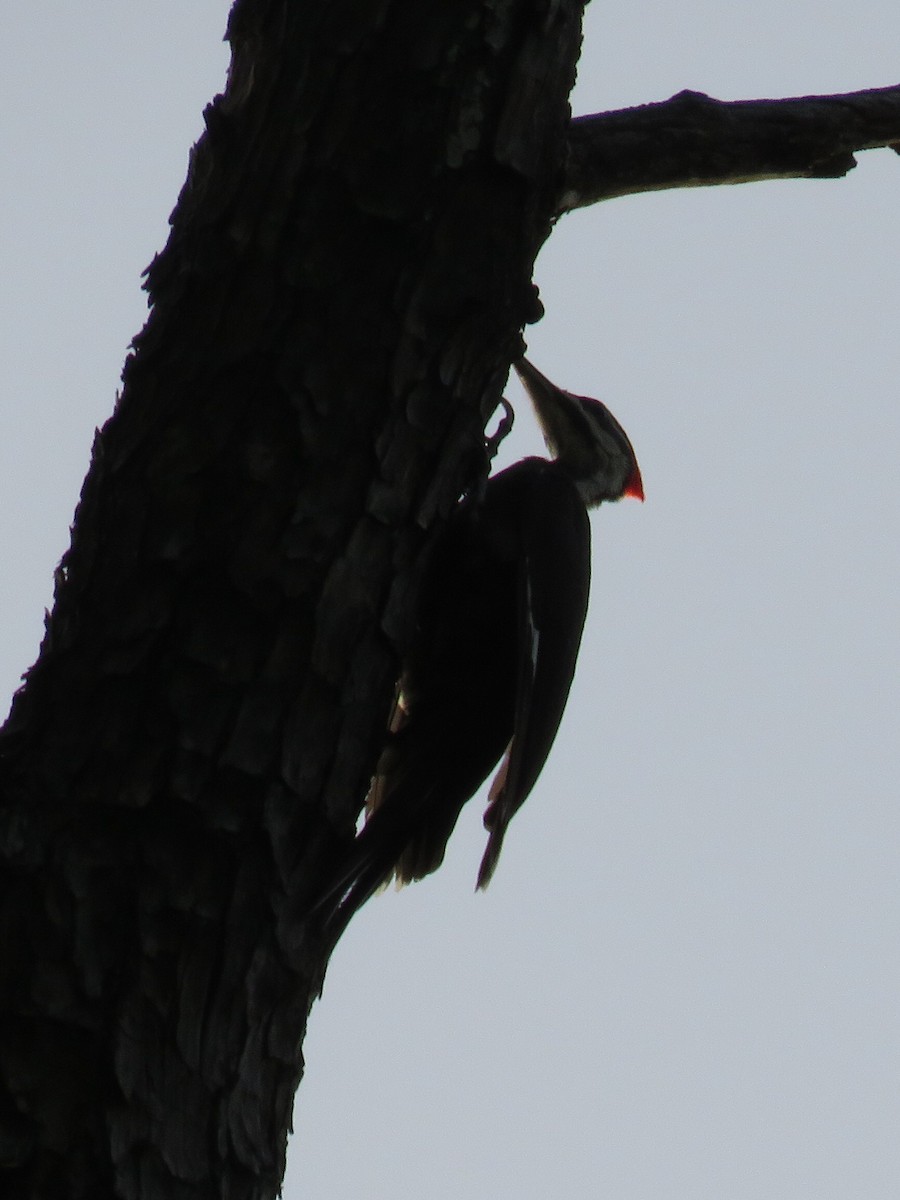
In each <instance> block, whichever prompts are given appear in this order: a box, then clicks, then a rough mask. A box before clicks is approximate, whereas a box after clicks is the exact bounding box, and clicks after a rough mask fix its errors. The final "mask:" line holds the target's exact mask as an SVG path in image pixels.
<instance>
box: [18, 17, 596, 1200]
mask: <svg viewBox="0 0 900 1200" xmlns="http://www.w3.org/2000/svg"><path fill="white" fill-rule="evenodd" d="M580 18H581V5H580V4H578V3H574V2H572V0H569V2H567V3H561V4H556V3H553V4H550V3H548V4H538V5H534V4H530V3H525V2H524V0H516V2H515V3H492V4H491V3H489V4H484V3H472V2H470V0H464V2H463V3H458V4H452V5H442V6H439V7H438V9H433V8H432V7H430V6H425V7H423V6H422V5H421V4H418V3H409V2H405V0H404V2H397V3H392V4H388V3H371V4H363V5H361V6H348V5H335V4H334V2H333V0H307V3H305V4H302V5H301V4H291V3H287V2H286V0H281V2H275V3H272V2H267V0H240V2H239V3H238V4H237V5H236V7H235V9H234V11H233V13H232V16H231V21H230V28H229V37H230V41H231V45H232V54H233V59H232V68H231V73H230V78H229V83H228V87H227V89H226V92H225V94H224V95H223V96H221V97H219V98H217V100H216V101H215V103H214V104H213V105H212V106H210V108H209V109H208V110H207V113H206V125H207V132H206V134H205V135H204V137H203V139H202V140H201V142H200V143H199V144H198V146H197V147H196V149H195V151H194V154H193V158H192V162H191V167H190V172H189V176H188V180H187V183H186V185H185V188H184V190H183V192H182V195H181V198H180V200H179V203H178V207H177V209H176V211H175V213H174V215H173V218H172V233H171V236H170V239H169V242H168V245H167V246H166V249H165V250H164V252H163V253H162V254H161V255H160V256H159V257H158V258H157V259H156V260H155V262H154V263H153V264H152V266H151V268H150V270H149V274H148V283H147V286H148V290H149V292H150V296H151V300H152V311H151V315H150V318H149V320H148V323H147V325H146V327H145V329H144V330H143V332H142V333H141V335H140V336H139V337H138V339H137V340H136V342H135V349H134V354H133V355H132V356H131V357H130V358H129V360H128V363H127V364H126V368H125V373H124V382H125V386H124V390H123V393H122V396H121V399H120V401H119V404H118V406H117V409H116V412H115V414H114V415H113V417H112V418H111V419H110V421H109V422H108V423H107V424H106V425H105V426H104V428H103V430H102V431H100V433H98V435H97V439H96V442H95V446H94V453H93V459H92V464H91V469H90V473H89V475H88V478H87V480H86V482H85V486H84V490H83V493H82V497H81V503H80V505H79V509H78V512H77V516H76V522H75V526H74V528H73V535H72V545H71V549H70V550H69V552H68V553H67V555H66V557H65V559H64V560H63V563H62V565H61V566H60V569H59V572H58V578H57V588H56V600H55V605H54V609H53V613H52V615H51V616H50V617H49V618H48V623H47V632H46V636H45V639H44V643H43V646H42V649H41V654H40V658H39V660H38V662H37V663H36V664H35V666H34V667H33V668H32V670H31V672H30V673H29V675H28V678H27V681H26V683H25V686H24V687H23V689H22V690H21V691H20V693H19V694H18V695H17V697H16V700H15V703H14V706H13V711H12V714H11V716H10V720H9V722H8V724H7V727H6V729H5V731H4V733H3V737H2V743H0V745H2V759H0V764H2V797H3V808H2V825H0V829H2V835H0V854H2V862H3V875H2V880H3V884H2V896H0V914H2V917H0V919H2V943H0V944H2V957H3V962H2V968H0V969H2V975H0V979H2V983H0V989H2V990H0V1006H2V1013H3V1016H2V1025H0V1129H2V1135H0V1137H2V1140H0V1146H2V1150H0V1155H2V1158H0V1161H2V1164H3V1168H4V1170H5V1176H4V1182H5V1183H6V1184H7V1192H8V1194H9V1195H15V1196H17V1197H20V1198H22V1200H26V1198H28V1197H34V1196H41V1197H45V1196H46V1197H52V1196H60V1197H62V1196H65V1197H81V1196H85V1197H87V1196H90V1197H91V1198H92V1200H95V1198H97V1197H103V1196H110V1197H111V1196H123V1197H124V1196H127V1197H136V1196H147V1197H149V1196H166V1197H172V1196H177V1197H182V1196H184V1197H188V1196H190V1197H199V1196H210V1197H212V1196H227V1197H267V1196H272V1195H274V1194H275V1193H276V1192H277V1189H278V1185H279V1182H280V1180H281V1177H282V1173H283V1168H284V1153H285V1143H286V1137H287V1130H288V1126H289V1121H290V1113H291V1104H292V1100H293V1095H294V1090H295V1088H296V1085H297V1082H298V1080H299V1078H300V1074H301V1068H302V1058H301V1052H300V1046H301V1043H302V1039H303V1032H304V1027H305V1022H306V1017H307V1014H308V1011H309V1008H310V1005H311V1003H312V1000H313V999H314V998H315V996H316V995H317V993H318V989H319V987H320V986H321V981H322V977H323V973H324V970H325V961H326V957H327V951H328V947H327V946H325V945H323V944H322V943H321V941H320V940H319V939H318V938H317V937H316V932H315V923H314V922H310V921H308V920H307V919H306V914H307V909H308V904H309V898H310V897H311V895H313V894H314V891H315V888H316V885H317V882H318V881H319V880H320V879H321V878H322V876H323V874H324V873H325V872H327V870H328V867H329V865H330V864H331V863H332V862H333V861H334V858H335V855H336V853H337V851H338V849H339V847H340V845H341V844H342V839H344V838H346V837H348V836H350V835H351V833H352V830H353V828H354V822H355V818H356V814H357V812H358V810H359V808H360V805H361V802H362V799H363V797H364V794H365V791H366V787H367V783H368V779H369V777H370V774H371V771H372V767H373V763H374V761H375V759H376V758H377V755H378V751H379V746H380V741H381V737H382V734H383V729H384V725H385V720H386V714H387V711H388V707H389V703H390V699H391V692H392V686H393V682H394V679H395V676H396V673H397V656H398V651H399V649H400V648H401V647H402V641H403V637H404V631H405V630H407V629H408V628H409V627H410V621H411V613H412V604H413V602H414V596H415V585H416V575H417V565H418V562H419V559H420V551H421V549H422V546H423V542H424V539H425V538H426V537H427V536H428V531H429V530H430V529H431V528H432V527H433V526H434V524H435V522H437V521H439V520H440V518H441V517H442V516H443V515H445V514H446V513H447V512H448V511H449V509H450V508H451V507H452V505H453V504H454V503H455V501H456V499H457V497H458V496H459V494H460V492H461V491H462V490H463V489H464V488H465V487H466V486H467V485H468V484H470V483H471V482H472V481H473V479H475V478H476V477H477V475H478V473H479V472H481V471H483V470H485V469H486V464H485V461H484V454H483V450H482V440H481V439H482V429H483V426H484V422H485V419H486V418H487V416H489V414H490V412H491V411H492V410H493V408H494V407H495V405H496V403H497V400H498V398H499V394H500V389H501V387H502V384H503V381H504V379H505V376H506V369H507V366H508V363H509V361H510V359H511V358H513V357H515V355H516V354H517V352H518V349H519V347H520V330H521V327H522V325H523V323H524V322H526V321H527V320H529V319H534V318H535V317H536V316H537V313H538V306H537V303H536V300H535V297H534V293H533V291H532V287H531V283H530V280H531V267H532V264H533V261H534V258H535V255H536V253H537V250H538V248H539V246H540V244H541V242H542V240H543V239H544V238H545V237H546V235H547V233H548V231H549V228H550V220H551V214H552V209H553V201H554V196H555V183H556V181H557V179H558V178H559V176H560V173H561V170H562V159H563V154H564V150H565V140H564V139H565V132H566V127H567V121H568V115H569V114H568V108H567V96H568V92H569V89H570V87H571V84H572V81H573V76H574V64H575V59H576V56H577V51H578V47H579V40H580ZM7 1192H4V1194H7Z"/></svg>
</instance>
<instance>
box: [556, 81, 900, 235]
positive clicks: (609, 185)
mask: <svg viewBox="0 0 900 1200" xmlns="http://www.w3.org/2000/svg"><path fill="white" fill-rule="evenodd" d="M881 146H888V147H890V148H891V149H893V150H894V151H897V152H900V86H896V87H889V88H871V89H868V90H866V91H864V92H849V93H847V94H846V95H840V96H801V97H798V98H795V99H788V100H736V101H722V100H715V99H713V98H712V97H711V96H706V95H704V94H703V93H702V92H690V91H684V92H679V93H678V95H677V96H673V97H672V98H671V99H670V100H664V101H663V102H662V103H660V104H644V105H640V106H639V107H637V108H624V109H619V110H618V111H616V112H609V113H597V114H595V115H593V116H587V117H578V118H577V119H576V120H574V121H573V122H572V125H571V127H570V130H569V139H568V158H567V164H566V170H565V173H564V176H563V181H562V187H561V188H560V194H559V201H558V204H557V211H558V212H559V213H560V214H562V213H564V212H569V211H571V210H572V209H574V208H583V207H585V206H586V205H588V204H596V203H597V201H599V200H611V199H613V198H614V197H616V196H628V195H632V194H634V193H636V192H652V191H660V190H662V189H664V188H677V187H706V186H710V185H712V184H720V183H749V182H751V181H754V180H759V179H837V178H839V177H840V176H842V175H846V174H847V172H848V171H850V170H852V169H853V167H855V166H856V159H855V157H854V155H855V154H856V152H857V151H859V150H874V149H876V148H878V147H881Z"/></svg>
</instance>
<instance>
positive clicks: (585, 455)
mask: <svg viewBox="0 0 900 1200" xmlns="http://www.w3.org/2000/svg"><path fill="white" fill-rule="evenodd" d="M514 365H515V368H516V372H517V374H518V376H519V378H520V379H521V381H522V384H523V386H524V388H525V391H526V392H527V393H528V395H529V397H530V398H531V402H532V404H533V405H534V411H535V413H536V414H537V419H538V422H539V424H540V426H541V432H542V433H543V435H544V441H545V442H546V443H547V449H548V450H549V451H550V453H551V454H552V455H553V457H554V458H555V459H556V461H557V462H558V463H559V465H560V466H561V467H562V468H563V469H564V470H565V471H566V472H567V473H568V474H569V475H570V476H571V477H572V479H573V481H574V482H575V486H576V487H577V488H578V491H579V492H580V494H581V498H582V500H583V501H584V503H585V504H586V505H587V507H588V508H593V507H594V506H595V505H597V504H600V503H601V502H602V501H603V500H620V499H621V498H622V497H623V496H635V497H636V498H637V499H638V500H643V498H644V485H643V483H642V481H641V472H640V468H639V467H638V464H637V459H636V458H635V455H634V450H633V449H632V448H631V442H629V440H628V435H627V434H626V433H625V430H624V429H623V428H622V426H621V425H620V424H619V422H618V421H617V420H616V418H615V417H614V416H613V415H612V413H611V412H610V411H609V409H608V408H607V407H606V405H605V404H601V403H600V401H599V400H591V399H589V397H587V396H574V395H573V394H572V393H571V392H565V391H563V389H562V388H558V387H557V386H556V384H555V383H551V382H550V380H549V379H547V378H546V376H544V375H542V374H541V373H540V371H538V370H537V369H536V368H535V367H533V366H532V365H531V363H530V362H529V361H528V359H527V358H520V359H519V361H518V362H517V363H515V364H514Z"/></svg>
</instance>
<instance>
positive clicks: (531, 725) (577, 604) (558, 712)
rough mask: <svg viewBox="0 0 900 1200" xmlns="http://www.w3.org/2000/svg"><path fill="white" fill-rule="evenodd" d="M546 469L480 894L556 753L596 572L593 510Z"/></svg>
mask: <svg viewBox="0 0 900 1200" xmlns="http://www.w3.org/2000/svg"><path fill="white" fill-rule="evenodd" d="M536 461H539V460H534V459H532V460H530V463H531V464H534V463H535V462H536ZM546 466H547V468H548V469H546V470H543V471H536V470H535V469H534V466H532V467H531V470H530V474H529V486H528V488H527V491H525V492H524V494H523V497H522V500H523V503H522V509H521V512H520V514H519V518H518V539H519V565H518V580H517V609H518V629H517V653H518V680H517V688H516V707H515V720H514V725H513V733H512V739H511V741H510V743H509V746H508V749H507V752H506V756H505V758H504V762H503V765H502V766H501V768H500V771H499V773H498V775H497V777H496V779H495V781H494V784H493V786H492V788H491V793H490V800H489V804H488V808H487V811H486V813H485V818H484V820H485V825H486V826H487V828H488V830H489V831H490V837H489V839H488V845H487V849H486V850H485V853H484V858H483V859H482V862H481V868H480V870H479V873H478V887H480V888H482V887H485V886H486V884H487V883H488V882H489V881H490V878H491V876H492V874H493V872H494V869H495V867H496V865H497V860H498V858H499V856H500V850H501V848H502V845H503V838H504V835H505V833H506V827H507V825H508V824H509V822H510V820H511V819H512V817H513V815H514V814H515V813H516V811H517V810H518V809H519V808H520V807H521V806H522V804H523V803H524V802H525V800H526V799H527V797H528V794H529V792H530V791H531V789H532V788H533V787H534V784H535V782H536V781H537V778H538V776H539V775H540V773H541V770H542V768H543V766H544V763H545V762H546V759H547V755H548V754H549V753H550V748H551V746H552V745H553V741H554V738H555V737H556V732H557V730H558V729H559V724H560V721H561V719H562V715H563V711H564V710H565V707H566V701H567V700H568V696H569V688H570V686H571V683H572V678H573V676H574V674H575V663H576V661H577V658H578V650H579V647H580V645H581V635H582V631H583V629H584V621H585V616H586V614H587V605H588V594H589V589H590V573H591V545H590V539H591V534H590V522H589V519H588V515H587V510H586V509H585V506H584V503H583V501H582V500H581V497H580V496H579V494H578V490H577V488H576V486H575V485H574V484H573V483H572V481H571V480H569V479H568V478H567V477H566V476H564V475H562V474H561V473H560V472H558V471H555V470H554V469H552V467H551V466H550V464H549V463H548V464H546ZM515 470H516V468H515V467H513V468H511V472H510V473H512V472H515Z"/></svg>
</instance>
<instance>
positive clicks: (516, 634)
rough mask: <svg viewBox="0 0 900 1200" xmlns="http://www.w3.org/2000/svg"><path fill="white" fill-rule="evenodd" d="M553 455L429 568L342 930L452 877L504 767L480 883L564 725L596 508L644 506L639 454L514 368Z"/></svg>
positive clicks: (493, 493) (482, 509)
mask: <svg viewBox="0 0 900 1200" xmlns="http://www.w3.org/2000/svg"><path fill="white" fill-rule="evenodd" d="M516 371H517V372H518V375H519V378H520V379H521V381H522V383H523V384H524V386H525V389H526V391H527V392H528V394H529V396H530V398H531V400H532V403H533V405H534V408H535V412H536V414H537V418H538V421H539V423H540V425H541V429H542V432H543V434H544V440H545V441H546V443H547V448H548V450H549V451H550V453H551V455H552V456H553V458H552V459H551V460H548V459H543V458H526V459H524V460H523V461H522V462H518V463H516V464H515V465H514V466H511V467H508V468H507V469H506V470H505V471H501V472H500V473H499V474H497V475H495V476H492V477H491V478H490V479H489V480H488V482H487V485H486V487H485V490H484V494H483V498H482V499H481V501H480V502H479V501H478V499H477V498H476V497H474V496H472V497H467V498H466V499H465V500H463V501H462V502H461V503H460V505H459V507H458V508H457V510H456V512H455V513H454V514H453V516H452V517H451V518H450V521H449V522H448V525H447V528H446V530H445V531H444V533H443V535H442V537H441V540H440V542H439V543H438V545H437V546H436V547H435V551H434V554H433V557H432V560H431V562H430V564H429V568H428V571H427V575H426V579H425V582H424V584H423V593H422V598H421V604H420V612H419V625H418V629H417V631H416V636H415V638H414V639H413V645H412V648H411V651H410V654H409V657H408V660H407V661H406V663H405V664H404V670H403V675H402V678H401V681H400V685H399V691H398V698H397V703H396V706H395V712H394V717H393V719H392V722H391V732H390V733H389V735H388V740H387V744H386V747H385V750H384V753H383V754H382V758H381V761H380V763H379V766H378V772H377V774H376V777H375V780H374V782H373V785H372V790H371V792H370V795H369V801H368V807H369V812H368V817H367V821H366V824H365V826H364V828H363V829H362V831H361V832H360V833H359V835H358V836H357V838H356V840H355V842H354V843H353V845H352V847H351V849H350V851H349V852H348V855H347V857H346V858H345V860H344V862H343V863H342V864H341V865H340V866H339V868H338V871H337V873H336V874H335V876H333V878H332V881H331V883H330V884H329V886H328V887H327V888H326V890H325V891H324V893H323V896H322V899H321V900H320V901H319V903H318V905H317V909H318V910H319V911H320V912H321V911H325V913H326V916H325V922H326V924H327V925H329V926H331V927H332V929H334V930H335V931H336V932H339V931H340V930H342V929H343V928H344V926H345V924H346V922H347V921H348V920H349V919H350V917H351V916H352V915H353V913H354V912H355V911H356V909H357V908H359V906H360V905H361V904H363V903H364V902H365V901H366V900H367V899H368V898H369V896H371V895H372V893H373V892H375V891H376V890H377V889H378V888H379V887H380V886H381V885H382V884H383V883H385V882H386V881H387V880H389V879H390V877H391V876H392V875H395V876H396V878H397V880H398V882H399V883H408V882H410V881H412V880H414V879H421V878H423V876H425V875H428V874H429V873H430V872H432V871H434V870H436V869H437V867H438V866H440V864H441V862H442V860H443V857H444V851H445V849H446V846H447V841H448V839H449V837H450V834H451V833H452V831H453V827H454V825H455V824H456V820H457V818H458V816H459V814H460V811H461V810H462V807H463V805H464V804H465V803H466V801H467V800H468V799H470V797H471V796H473V795H474V793H475V792H476V791H477V790H478V788H479V787H480V785H481V784H482V783H483V781H484V780H485V779H486V778H487V776H488V775H489V774H490V772H491V770H492V768H493V767H494V766H495V765H496V764H497V762H498V761H499V760H500V759H501V757H502V758H503V763H502V765H501V767H500V770H499V771H498V773H497V776H496V778H495V779H494V782H493V785H492V787H491V790H490V794H489V799H488V806H487V811H486V812H485V816H484V823H485V826H486V827H487V829H488V831H489V837H488V844H487V849H486V850H485V853H484V857H483V859H482V861H481V869H480V870H479V873H478V887H479V888H483V887H485V886H486V884H487V883H488V881H489V880H490V878H491V876H492V874H493V872H494V868H495V867H496V865H497V859H498V857H499V855H500V849H501V846H502V844H503V837H504V834H505V833H506V827H507V825H508V824H509V822H510V820H511V818H512V816H513V814H514V813H515V812H516V810H517V809H518V808H519V807H520V806H521V805H522V803H523V802H524V801H525V799H526V797H527V796H528V793H529V792H530V791H531V789H532V787H533V786H534V784H535V781H536V780H537V777H538V775H539V774H540V772H541V769H542V767H543V765H544V762H545V760H546V758H547V755H548V754H549V752H550V747H551V746H552V744H553V739H554V738H555V736H556V731H557V729H558V727H559V723H560V720H561V718H562V714H563V710H564V708H565V705H566V700H567V698H568V695H569V686H570V684H571V682H572V676H573V674H574V671H575V660H576V658H577V657H578V648H579V645H580V642H581V633H582V628H583V626H584V619H585V614H586V611H587V603H588V589H589V585H590V573H591V559H590V524H589V521H588V514H587V510H588V509H589V508H593V507H595V506H596V505H598V504H600V503H601V502H602V501H604V500H618V499H620V498H621V497H622V496H636V497H638V498H639V499H643V495H644V493H643V485H642V482H641V474H640V470H639V469H638V464H637V460H636V458H635V455H634V451H633V449H632V448H631V443H630V442H629V440H628V438H627V436H626V434H625V431H624V430H623V429H622V427H621V425H619V423H618V421H616V419H615V417H613V415H612V414H611V413H610V411H609V410H608V409H607V408H606V406H605V405H603V404H601V403H600V401H599V400H591V399H588V398H587V397H586V396H575V395H573V394H572V393H571V392H566V391H563V390H562V389H561V388H558V387H556V386H555V385H554V384H552V383H551V382H550V380H549V379H547V378H545V376H543V375H542V374H541V373H540V371H538V370H536V369H535V368H534V367H533V366H532V365H531V363H529V362H528V361H527V360H526V359H524V358H523V359H521V360H520V361H519V362H518V363H517V364H516Z"/></svg>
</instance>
